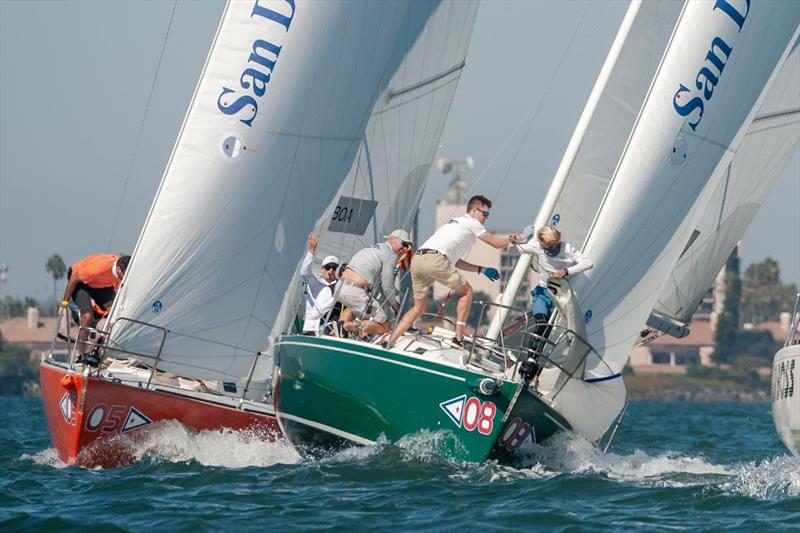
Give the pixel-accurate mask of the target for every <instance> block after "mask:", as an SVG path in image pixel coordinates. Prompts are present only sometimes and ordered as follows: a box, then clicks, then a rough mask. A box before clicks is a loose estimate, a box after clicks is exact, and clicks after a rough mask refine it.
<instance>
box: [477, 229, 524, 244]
mask: <svg viewBox="0 0 800 533" xmlns="http://www.w3.org/2000/svg"><path fill="white" fill-rule="evenodd" d="M478 238H479V239H480V240H482V241H483V242H485V243H486V244H488V245H489V246H494V247H495V248H505V247H506V246H508V245H509V244H511V243H520V242H522V237H520V236H519V235H517V234H516V233H514V234H511V235H509V236H508V237H501V236H499V235H495V234H494V233H489V232H488V231H487V232H486V233H484V234H482V235H481V236H480V237H478Z"/></svg>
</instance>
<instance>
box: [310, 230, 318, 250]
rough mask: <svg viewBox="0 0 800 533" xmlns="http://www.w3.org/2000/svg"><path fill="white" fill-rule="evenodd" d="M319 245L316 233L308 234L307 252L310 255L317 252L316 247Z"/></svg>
mask: <svg viewBox="0 0 800 533" xmlns="http://www.w3.org/2000/svg"><path fill="white" fill-rule="evenodd" d="M318 244H319V235H317V234H316V233H313V232H312V233H309V234H308V251H309V252H311V253H312V254H313V253H314V252H316V251H317V245H318Z"/></svg>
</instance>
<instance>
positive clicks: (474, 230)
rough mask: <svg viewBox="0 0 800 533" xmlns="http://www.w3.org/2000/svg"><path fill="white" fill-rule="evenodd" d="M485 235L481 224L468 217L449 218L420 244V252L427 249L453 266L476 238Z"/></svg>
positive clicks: (484, 229) (465, 253)
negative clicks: (433, 251)
mask: <svg viewBox="0 0 800 533" xmlns="http://www.w3.org/2000/svg"><path fill="white" fill-rule="evenodd" d="M484 233H486V228H484V227H483V224H481V223H480V222H478V221H477V220H476V219H474V218H472V217H471V216H469V215H461V216H460V217H457V218H451V219H450V220H449V221H447V223H446V224H444V225H442V226H441V227H440V228H439V229H437V230H436V231H435V232H434V234H433V235H431V236H430V238H429V239H428V240H427V241H425V242H424V243H422V245H421V246H420V247H419V249H420V250H422V249H424V248H427V249H429V250H436V251H437V252H439V253H440V254H444V255H445V256H447V258H448V259H449V260H450V262H451V263H453V265H455V264H456V261H458V260H459V259H462V258H463V257H464V256H465V255H467V253H468V252H469V250H470V248H472V245H473V244H475V242H477V240H478V237H480V236H481V235H483V234H484Z"/></svg>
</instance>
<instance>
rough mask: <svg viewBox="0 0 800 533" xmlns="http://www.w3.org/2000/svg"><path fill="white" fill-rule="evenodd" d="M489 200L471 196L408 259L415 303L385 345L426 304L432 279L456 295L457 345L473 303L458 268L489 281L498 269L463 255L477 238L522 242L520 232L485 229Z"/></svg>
mask: <svg viewBox="0 0 800 533" xmlns="http://www.w3.org/2000/svg"><path fill="white" fill-rule="evenodd" d="M491 208H492V202H491V201H490V200H489V199H487V198H485V197H484V196H473V197H472V198H470V199H469V202H468V203H467V212H466V214H465V215H461V216H460V217H457V218H453V219H451V220H449V221H448V222H447V223H446V224H444V225H443V226H441V227H440V228H439V229H437V230H436V232H434V234H433V235H432V236H431V237H430V238H429V239H428V240H427V241H425V242H424V243H423V244H422V246H420V248H419V250H417V253H416V255H414V259H412V261H411V280H412V283H413V284H414V306H413V307H412V308H411V309H410V310H409V311H408V312H407V313H406V314H405V315H403V318H402V320H400V323H399V324H398V325H397V329H396V330H395V332H394V333H393V334H392V337H391V339H389V342H388V344H387V347H392V346H394V343H395V342H396V341H397V339H399V338H400V337H401V336H402V335H403V333H405V332H406V330H408V328H409V327H411V324H413V323H414V321H415V320H416V319H417V318H419V317H420V316H421V315H422V313H424V312H425V309H426V308H427V307H428V289H429V288H430V287H431V285H433V283H434V282H436V281H438V282H439V283H441V284H442V285H445V286H446V287H448V288H450V289H451V290H452V291H453V292H455V293H456V294H458V295H459V299H458V304H457V305H456V331H455V337H454V339H453V340H454V342H455V343H456V344H458V345H460V344H461V341H462V340H463V338H464V327H465V326H466V325H467V323H466V320H467V317H468V316H469V308H470V306H471V305H472V286H471V285H470V284H469V283H468V282H467V281H466V280H465V279H464V277H463V276H462V275H461V273H460V272H459V270H465V271H467V272H477V273H478V274H483V275H485V276H486V277H487V278H489V279H490V280H491V281H497V279H498V278H499V277H500V274H499V272H498V271H497V269H496V268H493V267H488V268H487V267H482V266H478V265H473V264H472V263H469V262H467V261H464V260H463V259H462V257H464V256H465V255H467V253H468V252H469V251H470V249H471V248H472V245H474V244H475V242H477V240H478V239H480V240H482V241H483V242H485V243H487V244H488V245H490V246H493V247H495V248H505V247H506V246H508V245H509V244H510V243H520V242H522V237H521V236H519V235H516V234H514V235H509V236H508V237H500V236H498V235H494V234H492V233H489V232H488V231H486V228H484V227H483V224H484V222H486V220H487V219H488V218H489V209H491Z"/></svg>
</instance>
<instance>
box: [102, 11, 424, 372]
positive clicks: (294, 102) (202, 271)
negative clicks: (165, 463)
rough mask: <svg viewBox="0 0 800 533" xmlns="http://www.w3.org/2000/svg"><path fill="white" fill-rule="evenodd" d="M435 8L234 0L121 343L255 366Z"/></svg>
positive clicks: (218, 364)
mask: <svg viewBox="0 0 800 533" xmlns="http://www.w3.org/2000/svg"><path fill="white" fill-rule="evenodd" d="M412 5H413V10H412V9H411V7H412ZM435 7H436V3H435V2H425V3H420V2H406V1H404V2H369V1H363V2H352V1H334V0H331V1H326V2H314V3H300V2H297V4H295V2H294V0H274V1H273V0H269V1H265V0H257V1H232V2H230V3H229V4H228V6H227V8H226V10H225V13H224V15H223V17H222V21H221V23H220V27H219V29H218V33H217V37H216V39H215V41H214V44H213V46H212V50H211V52H210V54H209V57H208V59H207V62H206V65H205V67H204V70H203V74H202V76H201V78H200V81H199V84H198V86H197V89H196V92H195V95H194V98H193V100H192V104H191V106H190V108H189V111H188V114H187V117H186V119H185V122H184V125H183V128H182V130H181V133H180V135H179V138H178V142H177V144H176V146H175V149H174V151H173V154H172V157H171V159H170V162H169V164H168V166H167V170H166V172H165V175H164V178H163V180H162V183H161V185H160V188H159V191H158V194H157V196H156V199H155V201H154V204H153V206H152V208H151V211H150V214H149V216H148V219H147V222H146V224H145V227H144V229H143V230H142V234H141V236H140V238H139V242H138V244H137V246H136V249H135V252H134V255H133V261H132V263H131V266H130V269H129V272H128V273H127V275H126V277H125V280H124V284H123V288H122V290H121V292H120V294H119V295H118V298H117V301H116V306H115V308H114V310H113V312H112V317H113V321H114V325H113V329H112V336H111V344H112V346H115V347H119V348H120V349H123V350H125V351H128V352H133V353H135V354H138V355H137V356H136V357H137V358H139V359H140V360H142V361H145V362H147V363H149V364H152V363H153V361H154V360H155V359H156V358H158V368H159V369H162V370H166V371H171V372H176V373H179V374H182V375H189V376H191V377H197V378H201V379H214V380H220V381H226V382H242V381H245V380H246V379H247V378H248V376H251V374H252V373H253V369H254V368H255V362H256V360H257V359H258V353H259V352H260V351H262V350H264V349H265V348H268V343H269V339H270V338H271V336H273V335H275V334H277V333H279V332H281V331H282V330H283V329H284V328H285V326H286V322H287V320H288V315H289V313H288V312H286V311H285V307H283V304H284V299H285V297H286V296H287V294H289V293H290V292H292V291H293V290H294V289H293V287H292V286H291V283H290V282H291V280H292V278H293V275H294V273H295V270H296V265H297V263H298V261H299V260H300V258H301V257H302V254H303V251H304V248H305V238H306V234H307V233H308V232H309V231H310V230H311V229H312V227H313V224H314V221H315V220H317V219H318V217H319V215H320V213H321V212H322V211H323V210H324V209H325V208H326V207H327V206H328V205H329V204H330V202H331V200H332V199H333V197H334V194H335V193H336V191H337V190H338V189H339V187H340V185H341V183H342V181H343V180H344V178H345V177H346V176H347V174H348V171H349V170H350V168H351V165H352V162H353V159H354V157H355V155H356V152H357V149H358V147H359V144H360V142H361V140H362V138H363V132H364V128H365V126H366V123H367V119H368V118H369V113H370V111H371V110H372V108H373V107H374V104H375V101H376V99H377V98H378V96H379V95H380V94H381V93H382V92H383V91H384V89H385V87H386V83H387V82H388V80H389V79H391V77H392V75H393V74H394V71H395V70H396V69H397V68H398V65H399V64H400V62H401V61H402V59H403V57H404V56H405V51H404V48H407V46H408V44H409V43H411V42H413V41H414V36H415V35H416V34H419V32H421V31H422V30H423V28H424V25H425V21H426V19H427V16H428V15H429V14H430V13H431V12H432V11H433V9H434V8H435ZM282 309H283V311H282ZM131 320H135V321H136V322H134V321H131ZM162 341H163V346H162ZM268 370H269V365H259V366H258V370H257V371H256V374H255V375H252V376H251V377H252V378H253V380H256V381H259V380H262V381H263V380H265V379H266V378H267V377H268ZM262 374H263V375H262Z"/></svg>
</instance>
